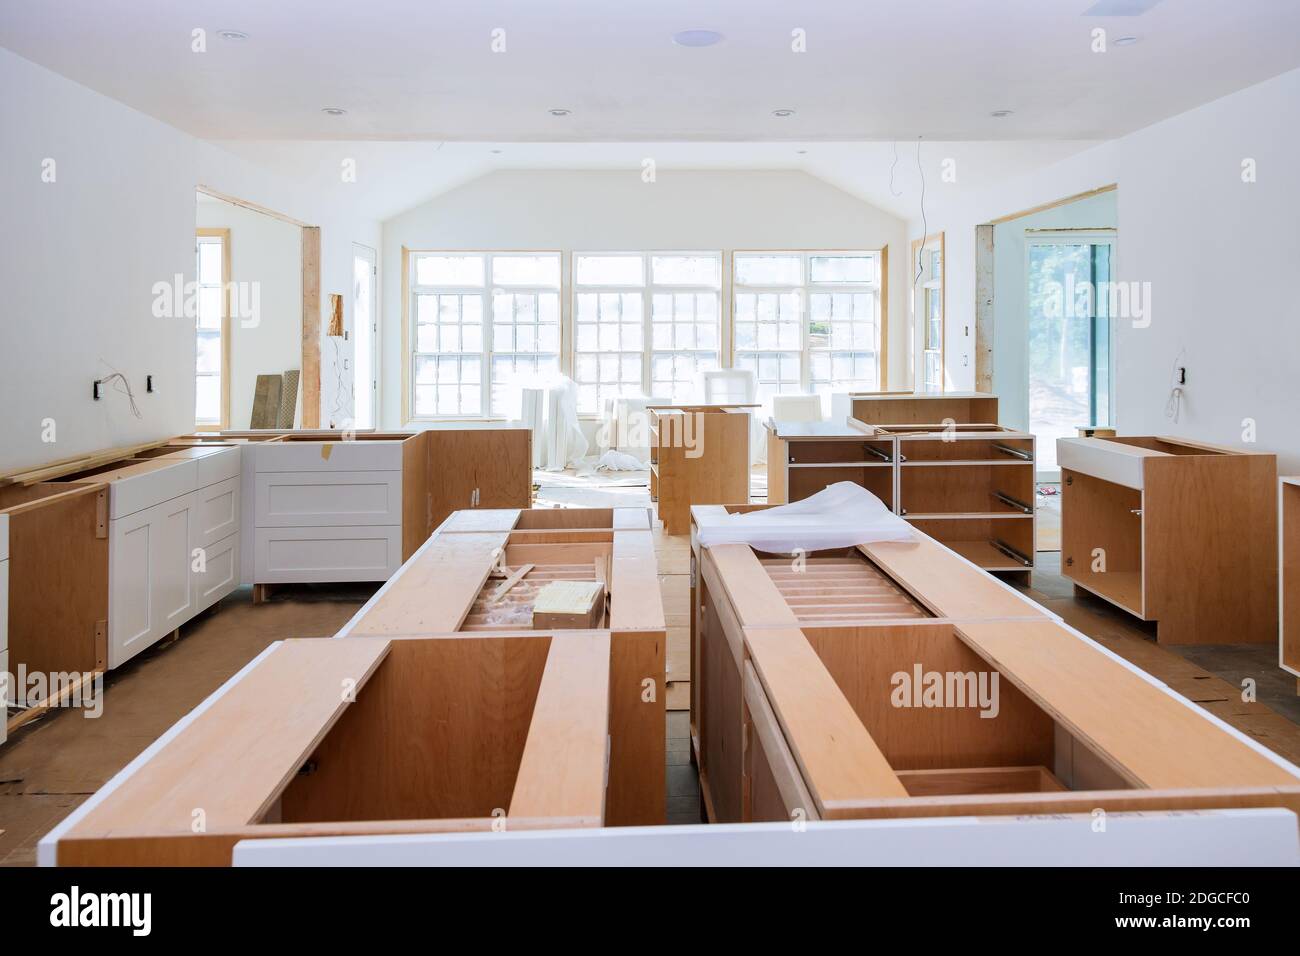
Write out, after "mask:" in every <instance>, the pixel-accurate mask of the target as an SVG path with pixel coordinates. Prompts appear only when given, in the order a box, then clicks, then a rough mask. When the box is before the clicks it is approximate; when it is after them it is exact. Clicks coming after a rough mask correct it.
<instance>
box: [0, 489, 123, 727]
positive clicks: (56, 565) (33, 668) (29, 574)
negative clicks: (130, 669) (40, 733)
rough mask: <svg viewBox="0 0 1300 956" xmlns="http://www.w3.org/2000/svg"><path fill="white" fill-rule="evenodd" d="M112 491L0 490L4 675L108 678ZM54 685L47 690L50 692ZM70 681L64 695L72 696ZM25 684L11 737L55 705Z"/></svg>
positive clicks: (16, 698) (14, 693)
mask: <svg viewBox="0 0 1300 956" xmlns="http://www.w3.org/2000/svg"><path fill="white" fill-rule="evenodd" d="M108 513H109V505H108V488H107V486H105V485H103V484H77V483H73V484H59V483H37V484H31V485H22V484H10V485H5V486H3V487H0V523H3V524H4V525H5V528H6V532H5V535H4V538H5V549H6V550H5V554H6V555H7V557H6V558H4V559H2V560H0V563H3V565H4V571H5V575H4V577H5V584H4V585H3V599H2V600H0V604H2V605H4V607H3V608H0V610H3V614H0V623H2V624H3V633H4V634H5V638H4V641H3V642H0V643H2V644H3V647H0V650H3V652H4V654H5V655H6V660H5V663H6V665H7V666H6V667H5V668H4V670H5V671H6V672H8V673H12V674H14V675H19V672H20V671H23V670H25V671H26V672H27V673H39V674H46V675H48V674H67V675H74V676H73V677H72V678H70V680H72V681H74V682H75V687H80V685H81V684H82V683H83V682H84V678H83V677H82V676H81V675H94V674H96V673H99V672H102V671H103V670H104V669H105V668H106V667H107V666H108V665H107V657H108V562H109V558H108V551H109V541H108ZM47 686H48V685H47ZM75 687H74V684H73V683H67V682H63V683H62V686H61V688H60V692H61V693H63V692H66V693H71V692H72V691H73V690H74V689H75ZM28 693H29V689H28V688H27V687H25V686H23V685H22V684H20V683H15V685H13V686H11V687H10V688H9V698H10V699H9V701H8V703H10V704H17V705H20V706H22V707H23V708H25V709H23V710H21V711H20V712H19V713H17V714H16V715H15V716H14V717H12V718H8V719H7V721H6V724H7V728H8V731H9V732H12V731H13V730H15V729H17V728H18V727H19V726H21V725H22V724H23V723H25V722H26V721H27V720H29V719H31V718H33V717H35V716H37V715H39V714H40V713H42V712H44V710H45V709H46V708H47V707H50V706H54V705H56V704H57V703H58V702H59V700H58V699H57V697H59V696H61V693H60V694H58V695H56V699H50V698H49V697H46V698H43V699H31V698H29V697H28Z"/></svg>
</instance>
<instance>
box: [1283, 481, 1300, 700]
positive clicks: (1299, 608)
mask: <svg viewBox="0 0 1300 956" xmlns="http://www.w3.org/2000/svg"><path fill="white" fill-rule="evenodd" d="M1278 514H1279V527H1278V532H1279V533H1278V567H1279V569H1280V574H1279V576H1278V578H1279V586H1278V665H1279V666H1280V667H1281V668H1282V670H1284V671H1286V672H1287V673H1289V674H1294V675H1295V676H1296V677H1297V678H1300V477H1294V476H1285V477H1283V478H1281V479H1279V480H1278ZM1296 684H1297V692H1300V680H1298V681H1297V682H1296Z"/></svg>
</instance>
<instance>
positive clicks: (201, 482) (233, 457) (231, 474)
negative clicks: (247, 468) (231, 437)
mask: <svg viewBox="0 0 1300 956" xmlns="http://www.w3.org/2000/svg"><path fill="white" fill-rule="evenodd" d="M194 464H195V467H196V468H197V471H198V476H197V478H196V479H195V480H196V481H197V482H198V487H200V488H203V487H205V486H207V485H215V484H216V483H217V482H218V481H225V480H227V479H229V478H237V477H238V476H239V446H238V445H236V446H235V447H233V448H223V449H221V450H220V451H218V452H215V453H213V454H211V455H204V456H203V457H202V458H196V459H195V460H194Z"/></svg>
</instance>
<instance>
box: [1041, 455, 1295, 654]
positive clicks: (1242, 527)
mask: <svg viewBox="0 0 1300 956" xmlns="http://www.w3.org/2000/svg"><path fill="white" fill-rule="evenodd" d="M1056 457H1057V461H1058V462H1059V463H1060V466H1061V573H1062V574H1064V575H1065V576H1066V577H1067V578H1069V579H1070V580H1071V581H1073V582H1074V583H1075V585H1077V586H1078V587H1079V588H1081V589H1083V590H1086V591H1090V592H1091V593H1093V594H1095V595H1097V596H1098V597H1101V598H1104V599H1105V600H1107V601H1109V602H1110V603H1111V604H1114V605H1115V606H1117V607H1120V608H1122V609H1124V610H1125V611H1128V612H1129V613H1130V614H1132V615H1134V616H1135V617H1138V618H1141V619H1142V620H1144V621H1154V622H1156V635H1157V639H1158V640H1160V641H1161V642H1162V643H1165V642H1168V643H1173V644H1198V643H1200V644H1246V643H1264V642H1270V643H1271V642H1273V641H1275V640H1277V633H1278V604H1277V584H1276V582H1277V579H1278V566H1277V561H1278V544H1277V542H1278V534H1277V522H1278V517H1277V498H1276V495H1277V458H1276V456H1274V455H1271V454H1264V453H1260V452H1248V451H1242V450H1240V449H1234V448H1228V447H1225V446H1221V445H1209V444H1205V443H1203V442H1195V441H1191V440H1189V439H1182V438H1161V437H1154V436H1122V437H1112V438H1059V439H1057V442H1056Z"/></svg>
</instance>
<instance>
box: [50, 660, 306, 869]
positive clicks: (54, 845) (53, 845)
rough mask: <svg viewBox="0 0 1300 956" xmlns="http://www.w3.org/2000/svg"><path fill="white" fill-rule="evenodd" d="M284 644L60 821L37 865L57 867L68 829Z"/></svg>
mask: <svg viewBox="0 0 1300 956" xmlns="http://www.w3.org/2000/svg"><path fill="white" fill-rule="evenodd" d="M283 643H284V642H283V641H275V642H273V643H271V644H268V645H267V646H266V649H265V650H263V651H262V653H260V654H258V655H257V656H256V657H254V658H253V659H252V660H251V661H249V662H248V663H247V664H245V665H244V666H243V667H241V668H240V669H239V670H238V671H237V672H236V673H234V674H232V675H231V677H230V678H229V679H228V680H227V681H226V682H225V683H224V684H222V685H221V686H220V687H218V688H217V689H216V690H214V691H213V692H212V693H211V694H209V695H208V696H207V697H205V698H204V699H203V701H202V703H200V704H199V705H198V706H197V707H195V708H194V709H193V710H191V711H190V712H189V713H187V714H186V715H185V716H184V717H182V718H181V719H180V720H178V721H176V723H174V724H172V725H171V727H169V728H167V730H166V731H164V733H163V735H162V736H161V737H159V738H158V739H157V740H155V741H154V742H153V743H151V744H150V745H149V746H148V747H146V748H145V749H144V750H142V751H141V752H140V753H139V754H138V755H137V756H136V758H135V759H134V760H132V761H131V762H130V763H129V764H127V765H126V766H125V767H123V768H122V769H121V770H119V771H118V772H117V773H115V774H113V776H112V777H111V778H110V779H109V781H108V783H106V784H104V785H103V786H102V787H100V788H99V789H98V790H96V791H95V792H94V793H93V794H91V796H90V798H89V799H88V800H86V802H85V803H83V804H82V805H81V806H79V807H77V809H75V810H73V811H72V812H71V813H70V814H68V815H67V816H66V817H64V818H63V819H62V820H60V821H59V823H58V824H57V825H56V826H55V827H54V829H53V830H51V831H50V832H49V833H47V834H45V836H43V837H41V839H40V842H39V843H37V844H36V865H37V866H57V865H58V864H57V855H58V842H59V840H61V839H62V838H63V835H64V834H65V833H67V832H68V830H70V829H71V828H72V827H74V826H75V825H76V824H78V823H80V822H81V821H82V820H83V819H85V817H86V815H87V814H88V813H90V811H91V810H93V809H95V807H97V806H99V805H100V804H101V803H103V802H104V801H105V800H106V799H107V798H108V795H109V794H110V793H112V792H113V791H114V790H116V789H117V788H118V787H120V786H121V785H122V784H124V783H125V782H126V781H127V779H128V778H130V776H131V775H132V774H133V773H135V772H136V771H137V770H139V769H140V768H141V767H142V766H144V765H145V764H146V763H148V762H149V761H150V760H152V759H153V758H154V755H156V754H157V753H158V751H160V750H162V748H163V747H165V746H167V745H168V744H169V743H171V742H172V741H173V740H175V739H176V738H177V737H178V736H180V734H181V731H183V730H184V729H185V728H186V727H188V726H189V725H190V724H192V723H194V721H195V720H197V719H198V718H199V715H200V714H202V713H203V712H204V711H206V710H207V709H208V708H209V707H211V706H212V705H213V704H215V703H216V702H217V701H218V700H220V699H221V698H222V697H224V696H225V695H226V694H227V693H228V692H229V691H230V688H232V687H234V686H235V685H236V684H238V683H239V682H240V681H241V680H243V679H244V676H245V675H246V674H247V673H248V672H249V671H251V670H252V669H253V668H254V667H256V666H257V665H258V664H260V663H261V662H262V659H263V658H265V657H266V656H267V655H268V654H270V653H271V652H272V651H273V650H275V649H276V648H277V647H279V646H280V645H281V644H283Z"/></svg>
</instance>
